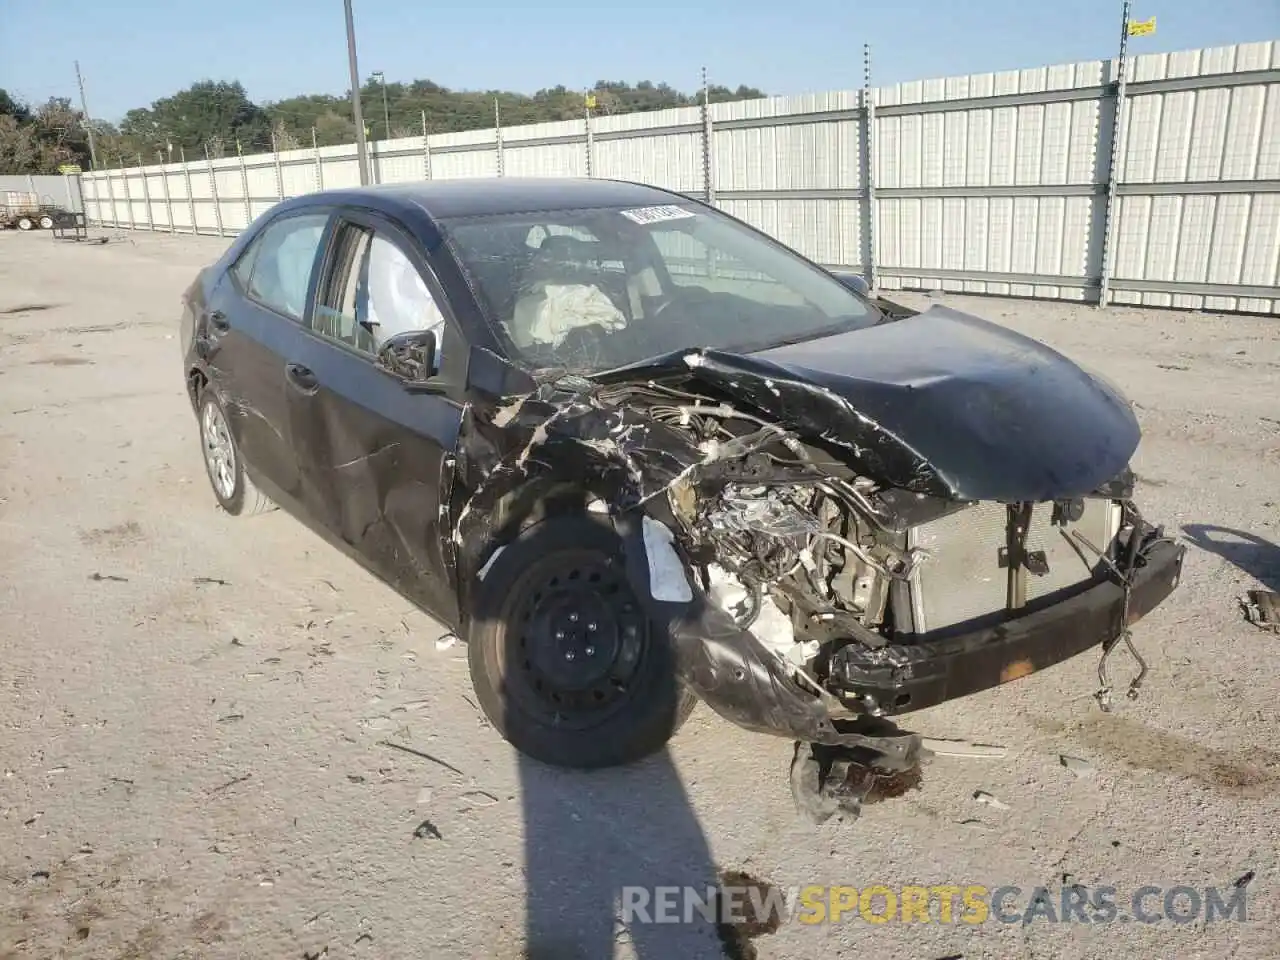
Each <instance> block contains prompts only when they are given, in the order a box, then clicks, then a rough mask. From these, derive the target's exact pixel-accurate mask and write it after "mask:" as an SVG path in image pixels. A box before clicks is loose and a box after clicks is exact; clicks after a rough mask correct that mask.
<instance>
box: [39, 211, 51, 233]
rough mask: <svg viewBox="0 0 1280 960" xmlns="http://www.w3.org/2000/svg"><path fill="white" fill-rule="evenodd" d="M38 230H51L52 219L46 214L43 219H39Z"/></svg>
mask: <svg viewBox="0 0 1280 960" xmlns="http://www.w3.org/2000/svg"><path fill="white" fill-rule="evenodd" d="M40 229H41V230H52V229H53V217H51V216H49V215H48V214H47V213H46V214H45V215H44V216H43V217H41V218H40Z"/></svg>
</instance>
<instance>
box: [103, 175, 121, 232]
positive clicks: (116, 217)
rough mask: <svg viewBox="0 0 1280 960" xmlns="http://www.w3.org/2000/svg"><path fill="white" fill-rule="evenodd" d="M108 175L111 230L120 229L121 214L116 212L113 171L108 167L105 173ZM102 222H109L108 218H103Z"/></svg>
mask: <svg viewBox="0 0 1280 960" xmlns="http://www.w3.org/2000/svg"><path fill="white" fill-rule="evenodd" d="M103 172H104V173H105V174H106V175H107V199H108V200H109V201H110V202H111V229H113V230H119V229H120V213H119V211H117V210H116V188H115V186H114V184H112V182H111V169H110V168H109V167H108V168H107V169H106V170H104V171H103ZM102 222H103V223H104V224H105V223H106V222H107V219H106V217H103V218H102Z"/></svg>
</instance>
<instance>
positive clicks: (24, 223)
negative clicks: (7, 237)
mask: <svg viewBox="0 0 1280 960" xmlns="http://www.w3.org/2000/svg"><path fill="white" fill-rule="evenodd" d="M34 226H35V222H34V221H33V220H32V219H31V218H30V217H19V218H18V229H19V230H30V229H31V228H32V227H34Z"/></svg>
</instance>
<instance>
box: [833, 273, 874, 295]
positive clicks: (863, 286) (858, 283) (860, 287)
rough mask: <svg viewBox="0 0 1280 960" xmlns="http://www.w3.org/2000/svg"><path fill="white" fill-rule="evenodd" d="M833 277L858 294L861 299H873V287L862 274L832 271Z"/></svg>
mask: <svg viewBox="0 0 1280 960" xmlns="http://www.w3.org/2000/svg"><path fill="white" fill-rule="evenodd" d="M832 276H834V277H835V278H836V279H837V280H839V281H840V282H841V283H843V284H844V285H845V286H846V287H848V288H849V289H850V290H852V291H853V292H854V293H856V294H858V296H860V297H867V298H868V299H870V298H871V286H870V285H869V284H868V283H867V280H866V278H865V277H864V276H862V274H860V273H845V272H836V271H832Z"/></svg>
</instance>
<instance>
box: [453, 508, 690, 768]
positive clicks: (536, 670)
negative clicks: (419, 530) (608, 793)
mask: <svg viewBox="0 0 1280 960" xmlns="http://www.w3.org/2000/svg"><path fill="white" fill-rule="evenodd" d="M468 657H469V660H470V663H471V676H472V683H473V684H474V685H475V688H476V694H477V696H478V697H479V700H480V704H481V706H482V708H483V709H484V711H485V713H486V715H487V716H488V717H489V720H490V721H491V722H492V723H493V724H494V726H495V727H496V728H497V729H498V730H499V731H500V732H501V733H502V734H503V736H505V737H506V738H507V739H508V740H509V741H510V742H511V743H512V744H513V745H514V746H516V747H517V748H518V749H519V750H521V751H523V752H524V753H527V754H529V755H530V756H533V757H535V758H536V759H539V760H542V761H544V762H547V763H551V764H554V765H556V766H567V767H606V766H615V765H618V764H624V763H628V762H631V761H634V760H637V759H640V758H641V757H643V756H646V755H648V754H650V753H653V752H654V751H656V750H658V749H660V748H661V747H662V746H663V745H664V744H665V743H666V742H667V740H668V739H669V738H670V737H671V736H672V734H674V733H675V731H676V729H678V728H679V726H680V724H681V723H682V722H683V721H684V719H685V718H686V717H687V716H688V714H689V712H690V710H691V709H692V707H693V705H694V703H695V702H696V701H695V699H694V697H693V695H692V694H690V693H688V692H687V691H686V690H685V689H684V688H683V686H682V685H681V684H680V683H679V681H678V680H677V679H676V676H675V660H674V657H673V655H672V651H671V648H670V644H669V642H668V640H667V638H666V636H665V635H664V632H663V631H662V630H661V628H660V627H659V626H658V625H657V624H655V623H653V622H651V620H650V618H649V616H648V614H647V612H646V610H645V608H644V605H643V604H642V603H641V601H640V599H639V598H637V597H636V596H635V593H634V591H633V590H632V587H631V584H630V582H629V581H628V579H627V575H626V570H625V566H624V563H623V560H622V557H621V552H620V543H619V541H618V538H617V535H616V534H615V533H614V531H613V530H612V528H611V526H610V525H609V524H608V522H607V520H605V519H601V518H597V517H594V516H592V517H571V518H559V519H553V520H548V521H544V522H543V523H540V524H538V525H536V526H535V527H533V528H531V529H530V530H529V531H528V532H526V534H525V535H523V536H522V537H520V538H519V539H518V540H517V541H516V542H515V543H513V544H511V545H509V546H508V547H507V548H506V549H505V550H503V551H502V553H501V554H499V556H498V558H497V559H496V560H495V561H494V562H493V564H491V565H490V567H489V569H488V570H486V571H485V575H484V577H483V579H482V580H481V582H480V584H479V587H478V590H477V591H476V603H475V611H474V613H473V619H472V622H471V628H470V631H469V637H468Z"/></svg>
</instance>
